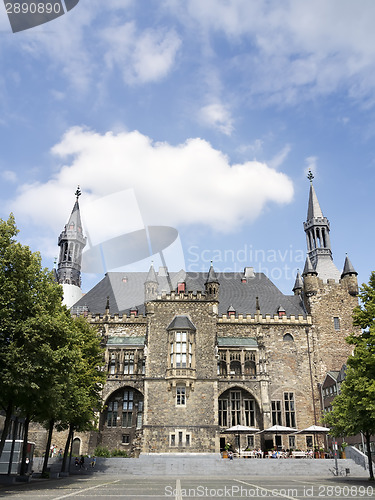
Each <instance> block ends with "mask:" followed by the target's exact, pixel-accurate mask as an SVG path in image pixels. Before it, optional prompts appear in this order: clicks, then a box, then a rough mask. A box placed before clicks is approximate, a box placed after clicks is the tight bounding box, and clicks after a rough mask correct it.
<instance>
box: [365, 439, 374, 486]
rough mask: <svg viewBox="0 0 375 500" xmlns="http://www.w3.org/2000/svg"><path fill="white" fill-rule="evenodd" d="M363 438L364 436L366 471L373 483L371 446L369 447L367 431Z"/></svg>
mask: <svg viewBox="0 0 375 500" xmlns="http://www.w3.org/2000/svg"><path fill="white" fill-rule="evenodd" d="M365 436H366V450H367V458H368V471H369V474H370V479H371V481H373V480H374V468H373V465H372V456H371V446H370V439H371V435H370V433H369V431H366V432H365Z"/></svg>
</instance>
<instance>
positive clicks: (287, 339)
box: [283, 333, 294, 342]
mask: <svg viewBox="0 0 375 500" xmlns="http://www.w3.org/2000/svg"><path fill="white" fill-rule="evenodd" d="M283 341H284V342H294V338H293V335H291V334H290V333H286V334H285V335H284V337H283Z"/></svg>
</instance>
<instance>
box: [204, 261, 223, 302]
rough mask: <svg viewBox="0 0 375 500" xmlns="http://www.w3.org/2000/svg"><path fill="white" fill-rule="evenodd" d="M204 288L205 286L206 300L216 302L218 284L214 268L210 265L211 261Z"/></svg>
mask: <svg viewBox="0 0 375 500" xmlns="http://www.w3.org/2000/svg"><path fill="white" fill-rule="evenodd" d="M204 286H205V291H206V297H207V299H208V300H218V298H219V289H220V283H219V280H218V277H217V275H216V272H215V269H214V266H213V265H212V261H211V266H210V269H209V271H208V274H207V279H206V282H205V284H204Z"/></svg>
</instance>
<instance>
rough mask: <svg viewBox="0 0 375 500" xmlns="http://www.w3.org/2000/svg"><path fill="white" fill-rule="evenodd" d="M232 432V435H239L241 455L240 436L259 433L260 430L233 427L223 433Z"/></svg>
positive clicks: (239, 444)
mask: <svg viewBox="0 0 375 500" xmlns="http://www.w3.org/2000/svg"><path fill="white" fill-rule="evenodd" d="M227 432H230V433H232V434H238V447H239V451H240V453H241V443H240V434H251V433H254V432H259V429H257V428H256V427H248V426H247V425H233V426H232V427H229V428H228V429H225V430H224V431H223V433H227Z"/></svg>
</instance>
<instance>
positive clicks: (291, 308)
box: [73, 271, 306, 316]
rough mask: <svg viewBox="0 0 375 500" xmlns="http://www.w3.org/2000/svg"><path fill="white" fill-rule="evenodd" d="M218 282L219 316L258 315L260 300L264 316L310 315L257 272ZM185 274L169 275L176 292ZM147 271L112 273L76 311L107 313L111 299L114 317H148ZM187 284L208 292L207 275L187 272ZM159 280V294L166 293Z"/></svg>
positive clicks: (188, 287) (220, 278)
mask: <svg viewBox="0 0 375 500" xmlns="http://www.w3.org/2000/svg"><path fill="white" fill-rule="evenodd" d="M215 274H216V279H217V280H218V283H220V292H219V315H223V314H227V311H228V309H229V307H230V306H232V307H233V308H234V309H235V311H236V314H237V315H238V314H243V315H246V314H251V315H254V314H255V313H256V302H257V301H256V297H258V302H259V304H260V312H261V314H262V315H266V314H270V315H271V316H274V315H275V314H277V310H278V308H279V306H282V307H283V308H284V309H285V312H286V315H287V316H290V315H291V314H293V315H295V316H298V315H303V316H306V312H305V310H304V308H303V304H302V301H301V297H300V296H295V295H284V294H283V293H282V292H281V291H280V290H279V289H278V288H277V287H276V286H275V285H274V284H273V283H272V281H270V280H269V279H268V278H267V276H266V275H265V274H263V273H255V274H254V278H252V279H251V280H247V282H246V283H244V282H243V280H242V278H243V274H242V273H234V272H233V273H215ZM181 275H182V274H181V271H179V272H177V273H173V272H172V273H169V277H170V281H171V284H172V289H173V290H176V289H177V284H178V282H179V280H180V279H181ZM147 276H148V273H147V272H143V273H142V272H134V273H123V272H110V273H107V274H106V275H105V277H104V278H103V279H102V280H101V281H100V282H99V283H98V284H97V285H96V286H94V288H92V289H91V290H90V291H89V292H87V293H86V295H84V296H83V297H82V299H81V300H79V301H78V302H77V303H76V304H75V305H74V307H73V312H74V311H75V310H77V307H82V306H87V308H88V309H89V311H90V312H91V313H92V314H104V312H105V304H106V297H107V296H109V301H110V304H111V309H110V310H111V314H128V313H129V311H130V309H131V308H132V307H133V306H134V305H137V306H138V311H139V315H142V314H144V311H145V308H144V299H145V297H144V283H145V281H146V279H147ZM184 276H185V282H186V291H187V292H188V291H192V292H193V293H196V292H197V291H203V292H204V290H205V283H206V279H207V273H197V272H187V273H186V274H185V273H184ZM163 280H164V281H165V283H164V284H165V292H166V293H169V292H170V289H169V288H168V283H167V281H166V279H165V278H163ZM158 281H159V293H160V292H161V291H162V290H161V288H160V281H161V280H160V277H159V276H158Z"/></svg>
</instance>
